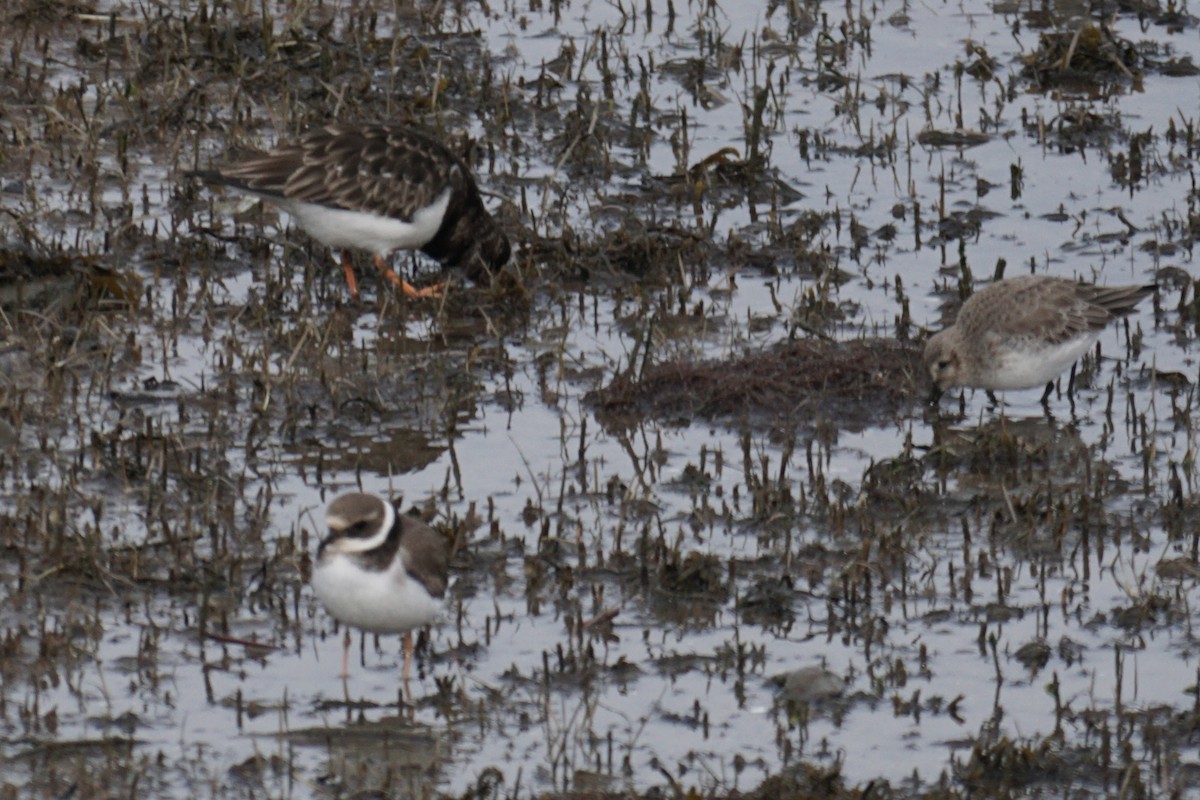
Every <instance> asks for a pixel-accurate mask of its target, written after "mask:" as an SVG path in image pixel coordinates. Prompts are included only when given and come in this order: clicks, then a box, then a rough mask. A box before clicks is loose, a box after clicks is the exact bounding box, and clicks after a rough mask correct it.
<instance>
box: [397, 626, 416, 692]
mask: <svg viewBox="0 0 1200 800" xmlns="http://www.w3.org/2000/svg"><path fill="white" fill-rule="evenodd" d="M412 660H413V635H412V631H408V632H406V633H405V634H404V669H403V671H402V672H401V673H400V675H401V677H403V678H404V682H405V683H408V673H409V671H410V668H411V667H412Z"/></svg>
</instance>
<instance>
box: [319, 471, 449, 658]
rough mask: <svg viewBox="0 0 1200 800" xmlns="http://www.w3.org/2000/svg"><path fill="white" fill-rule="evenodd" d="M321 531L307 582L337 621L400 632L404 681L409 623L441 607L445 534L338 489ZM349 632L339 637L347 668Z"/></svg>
mask: <svg viewBox="0 0 1200 800" xmlns="http://www.w3.org/2000/svg"><path fill="white" fill-rule="evenodd" d="M325 521H326V524H327V525H328V526H329V535H328V536H326V537H325V539H324V541H322V542H321V546H320V548H319V549H318V550H317V563H316V567H315V568H314V569H313V575H312V587H313V591H314V592H315V593H316V595H317V598H318V599H319V600H320V601H321V602H322V603H323V604H324V606H325V608H326V609H328V610H329V613H330V614H332V615H333V617H334V618H335V619H337V620H338V621H339V622H341V623H343V624H344V625H347V626H350V625H353V626H354V627H356V628H361V629H362V630H365V631H370V632H372V633H403V634H404V671H403V677H404V680H405V681H407V680H408V673H409V669H410V667H411V665H412V654H413V638H412V632H413V629H414V628H419V627H421V626H422V625H427V624H429V623H430V622H433V621H434V620H436V619H437V618H438V617H439V616H440V615H441V613H442V608H443V604H442V597H443V595H444V594H445V592H446V580H447V576H448V574H449V569H450V566H449V565H450V556H449V553H448V552H447V547H446V542H445V540H444V539H443V538H442V537H441V536H439V535H438V534H437V533H435V532H434V531H433V530H432V529H431V528H430V527H429V526H428V525H426V524H425V523H423V522H421V521H419V520H417V519H414V518H413V517H410V516H408V515H407V514H397V513H396V510H395V508H393V507H392V504H391V503H389V502H387V501H385V500H383V499H382V498H380V497H377V496H375V495H373V494H345V495H342V496H341V497H338V498H337V499H336V500H334V501H333V502H332V503H330V504H329V508H328V510H327V511H326V512H325ZM349 660H350V630H349V628H347V629H346V635H345V637H344V639H343V641H342V677H343V678H344V677H347V675H348V674H349Z"/></svg>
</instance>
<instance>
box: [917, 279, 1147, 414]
mask: <svg viewBox="0 0 1200 800" xmlns="http://www.w3.org/2000/svg"><path fill="white" fill-rule="evenodd" d="M1155 288H1156V287H1154V286H1153V285H1149V286H1111V287H1108V286H1093V285H1091V284H1086V283H1078V282H1076V281H1071V280H1065V279H1063V278H1051V277H1047V276H1043V275H1023V276H1020V277H1016V278H1008V279H1006V280H1001V281H997V282H996V283H993V284H992V285H991V286H988V287H987V288H986V289H982V290H980V291H978V292H976V293H975V294H973V295H971V297H970V298H968V299H967V302H965V303H963V306H962V308H961V309H960V310H959V312H958V318H957V319H956V320H955V321H954V324H953V325H951V326H950V327H949V328H946V329H945V330H943V331H941V332H940V333H937V334H935V335H934V336H933V337H932V338H931V339H930V340H929V341H928V342H927V343H926V345H925V366H926V368H927V369H928V370H929V375H930V377H931V378H932V379H933V383H934V394H933V399H934V400H935V401H936V400H937V398H938V397H940V395H941V393H942V392H943V391H945V390H946V389H949V388H951V387H953V386H971V387H975V388H978V389H987V390H988V391H989V392H990V391H1004V390H1010V389H1031V388H1033V387H1035V386H1042V385H1045V386H1046V392H1045V394H1043V395H1042V400H1043V402H1045V401H1046V400H1047V399H1048V398H1049V396H1050V392H1051V390H1052V389H1053V385H1054V384H1053V381H1054V379H1055V378H1056V377H1058V375H1059V374H1060V373H1061V372H1062V371H1063V370H1064V369H1066V368H1067V367H1069V366H1071V365H1072V364H1074V363H1075V362H1076V361H1077V360H1078V359H1079V358H1080V357H1081V356H1082V355H1083V354H1084V353H1086V352H1087V351H1088V349H1089V348H1090V347H1091V346H1092V345H1093V344H1094V343H1095V342H1096V339H1097V338H1099V336H1100V331H1101V330H1103V329H1104V327H1105V326H1106V325H1108V323H1110V322H1112V321H1113V320H1114V319H1116V318H1118V317H1122V316H1125V315H1126V314H1129V313H1132V312H1133V310H1134V308H1135V307H1136V306H1137V304H1138V302H1139V301H1140V300H1141V299H1142V298H1144V297H1146V296H1147V295H1150V294H1153V293H1154V291H1155Z"/></svg>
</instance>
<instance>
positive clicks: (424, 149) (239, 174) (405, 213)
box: [218, 125, 478, 221]
mask: <svg viewBox="0 0 1200 800" xmlns="http://www.w3.org/2000/svg"><path fill="white" fill-rule="evenodd" d="M218 174H219V175H220V176H221V178H222V179H223V182H225V183H228V184H230V185H232V186H235V187H237V188H240V189H244V190H246V191H249V192H253V193H255V194H261V195H267V196H275V197H281V198H286V199H288V200H295V201H300V202H304V203H314V204H317V205H323V206H329V207H332V208H343V209H346V210H348V211H367V212H370V213H373V214H379V215H380V216H385V217H392V218H394V219H400V220H404V221H411V220H412V218H413V216H414V215H415V214H416V213H417V211H419V210H420V209H422V208H425V207H427V206H429V205H431V204H433V203H434V202H435V201H436V200H437V199H438V197H439V196H440V195H441V194H442V192H444V191H445V190H446V189H448V188H449V189H451V191H452V192H454V193H459V192H462V193H465V194H468V195H475V196H477V195H478V190H477V189H476V188H475V185H474V181H472V180H471V179H470V177H469V175H468V173H467V169H466V167H465V166H464V165H463V163H462V162H461V161H460V160H459V159H458V158H457V157H456V156H454V155H453V154H452V153H451V152H450V151H449V150H447V149H446V148H445V147H443V146H442V145H441V144H439V143H437V142H434V141H433V140H431V139H429V138H428V137H426V136H425V135H423V134H421V133H418V132H417V131H414V130H412V129H410V128H402V127H398V126H383V125H368V126H358V127H356V126H351V125H330V126H328V127H325V128H318V129H316V130H312V131H309V132H308V133H306V134H304V136H302V137H301V138H300V140H299V141H298V142H296V143H295V144H288V145H282V146H280V147H278V148H276V149H274V150H272V151H270V152H268V153H263V154H262V155H259V156H252V157H250V158H248V159H246V160H244V161H241V162H240V163H237V164H233V165H231V166H227V167H222V168H221V169H220V170H218Z"/></svg>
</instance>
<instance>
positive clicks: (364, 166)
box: [189, 125, 511, 297]
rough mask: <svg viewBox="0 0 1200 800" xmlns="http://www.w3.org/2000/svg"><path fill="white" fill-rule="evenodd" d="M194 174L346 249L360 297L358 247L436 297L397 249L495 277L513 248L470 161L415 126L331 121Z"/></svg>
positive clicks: (421, 293)
mask: <svg viewBox="0 0 1200 800" xmlns="http://www.w3.org/2000/svg"><path fill="white" fill-rule="evenodd" d="M189 174H190V175H195V176H197V177H200V178H203V179H204V180H206V181H208V182H210V183H216V184H224V185H227V186H232V187H234V188H236V189H240V190H241V191H244V192H248V193H250V194H253V195H256V196H258V197H261V198H263V199H264V200H268V201H270V202H272V203H274V204H275V205H277V206H279V207H280V208H282V209H283V210H285V211H287V212H288V213H289V214H290V215H291V216H292V217H293V218H294V219H295V220H296V223H297V224H298V225H299V226H300V227H302V228H304V230H306V231H308V233H309V234H310V235H311V236H312V237H313V238H314V239H317V240H318V241H320V242H323V243H324V244H326V245H329V246H330V247H336V248H341V250H342V268H343V270H344V271H345V274H346V283H347V284H348V285H349V287H350V293H351V295H353V296H356V297H357V295H358V283H357V281H356V280H355V277H354V270H353V268H352V266H351V263H350V256H349V253H348V251H349V250H352V249H355V248H358V249H363V250H368V251H370V252H371V253H372V254H374V256H375V265H376V266H377V267H378V268H379V269H380V270H381V271H382V272H383V274H384V276H385V277H386V278H387V279H388V280H390V281H391V282H392V283H394V284H396V285H398V286H400V287H401V289H402V290H403V291H404V292H405V294H407V295H409V296H411V297H426V296H431V295H436V294H438V293H440V290H441V287H440V286H434V287H429V288H427V289H423V290H417V289H414V288H413V287H412V286H411V285H410V284H409V283H408V282H407V281H404V280H402V279H401V278H400V277H398V276H397V275H396V274H395V273H394V272H392V270H391V269H390V268H388V266H387V257H388V255H389V254H391V253H392V252H393V251H394V250H400V249H413V250H421V251H422V252H424V253H426V254H427V255H430V256H432V257H433V258H435V259H437V260H438V261H439V262H440V263H441V264H442V265H444V266H456V267H461V268H462V269H463V270H465V271H466V273H467V275H468V277H470V278H472V279H473V280H477V281H488V280H491V277H492V276H493V275H494V273H495V272H496V271H498V270H499V269H501V268H502V267H503V266H504V265H505V264H506V263H507V262H508V259H509V256H510V255H511V248H510V246H509V243H508V237H506V236H505V235H504V231H502V230H501V229H500V226H499V225H497V224H496V221H495V220H494V219H493V218H492V215H491V214H489V213H488V211H487V209H486V208H484V206H483V200H482V199H481V198H480V195H479V188H478V187H477V186H476V185H475V180H474V179H473V178H472V177H471V173H470V171H469V170H468V169H467V165H466V164H465V163H463V161H462V159H460V158H459V157H458V156H456V155H454V154H453V153H451V152H450V151H449V150H448V149H447V148H446V147H445V146H444V145H442V144H441V143H440V142H438V141H436V140H434V139H433V138H431V137H430V136H429V135H427V134H425V133H422V132H420V131H417V130H414V129H412V128H409V127H405V126H401V125H329V126H327V127H324V128H317V129H315V130H311V131H309V132H307V133H305V134H304V135H303V136H302V137H300V139H299V140H298V141H297V142H296V143H295V144H284V145H280V146H278V147H276V148H275V149H273V150H271V151H269V152H266V153H261V154H258V155H255V156H251V157H250V158H247V159H245V160H243V161H241V162H238V163H236V164H231V165H229V166H225V167H220V168H218V169H216V170H205V171H198V172H192V173H189Z"/></svg>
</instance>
